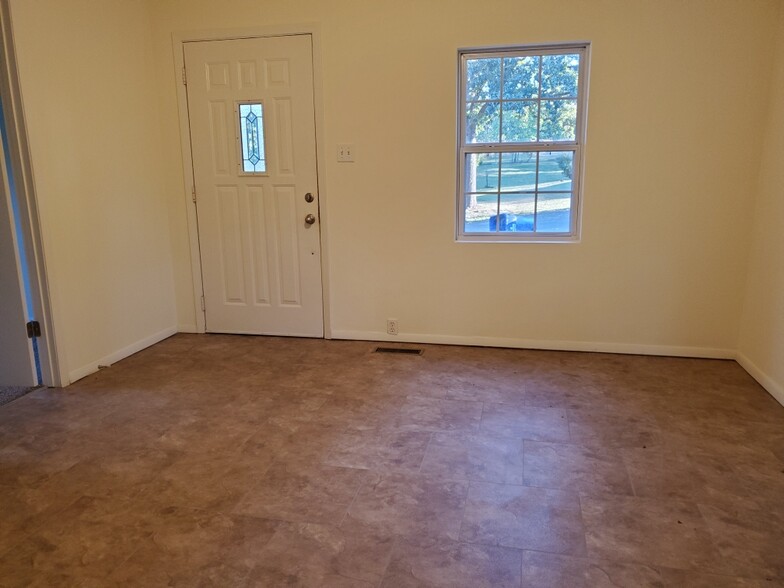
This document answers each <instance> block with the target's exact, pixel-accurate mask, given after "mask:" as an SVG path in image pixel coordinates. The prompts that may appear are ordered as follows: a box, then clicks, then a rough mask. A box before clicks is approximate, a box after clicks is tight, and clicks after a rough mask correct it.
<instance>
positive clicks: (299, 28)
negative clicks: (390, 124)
mask: <svg viewBox="0 0 784 588" xmlns="http://www.w3.org/2000/svg"><path fill="white" fill-rule="evenodd" d="M293 35H310V38H311V41H312V50H313V55H312V58H313V107H314V122H315V127H316V179H317V181H318V194H319V227H320V233H319V241H320V246H321V305H322V317H323V318H322V320H323V323H324V338H325V339H331V338H332V327H331V320H330V313H329V300H330V287H329V284H330V282H329V247H328V243H329V239H327V233H328V226H329V223H328V222H327V205H326V203H327V199H326V192H327V189H326V178H325V170H326V160H325V159H324V154H325V149H324V111H323V85H322V70H321V31H320V27H319V25H317V24H302V25H291V26H272V27H253V28H240V29H207V30H198V31H180V32H177V31H175V32H173V33H172V49H173V53H174V76H175V82H176V87H177V107H178V108H177V110H178V115H179V122H180V147H181V151H182V171H183V179H184V182H185V185H184V193H183V196H184V197H185V206H186V210H187V216H188V236H189V244H190V260H191V275H192V285H193V306H194V311H195V314H196V325H195V329H194V327H193V326H190V325H182V326H180V327H179V330H180V331H181V332H189V331H190V332H196V333H205V332H206V331H207V329H206V319H205V311H204V308H203V306H202V300H203V296H204V287H203V285H202V271H201V250H200V245H199V225H198V220H197V218H196V207H195V206H194V204H195V203H194V201H193V195H194V193H195V181H194V171H193V152H192V150H191V136H190V119H189V117H188V94H187V91H186V86H185V83H184V79H183V77H184V75H183V72H184V71H185V44H186V43H193V42H198V41H229V40H233V39H258V38H267V37H287V36H293Z"/></svg>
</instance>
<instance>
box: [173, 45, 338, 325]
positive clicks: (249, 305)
mask: <svg viewBox="0 0 784 588" xmlns="http://www.w3.org/2000/svg"><path fill="white" fill-rule="evenodd" d="M185 65H186V71H187V92H188V116H189V119H190V136H191V148H192V153H193V175H194V182H195V188H196V207H197V219H198V227H199V228H198V231H199V248H200V254H201V268H202V280H203V288H204V306H205V318H206V327H207V331H208V332H213V333H252V334H264V335H294V336H302V337H322V336H323V334H324V326H323V324H324V323H323V310H322V293H321V249H320V239H319V207H318V184H317V178H316V129H315V122H314V105H313V49H312V44H311V37H310V35H292V36H284V37H265V38H254V39H234V40H225V41H199V42H188V43H185Z"/></svg>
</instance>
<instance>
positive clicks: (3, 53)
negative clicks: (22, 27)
mask: <svg viewBox="0 0 784 588" xmlns="http://www.w3.org/2000/svg"><path fill="white" fill-rule="evenodd" d="M0 100H1V101H2V104H3V112H4V114H5V122H6V131H7V135H8V158H9V160H10V162H11V166H10V167H11V169H9V170H8V173H9V174H13V176H14V183H15V194H16V202H17V205H18V212H19V219H18V221H19V223H18V226H19V227H20V228H21V235H18V237H17V238H19V239H21V240H22V242H23V243H24V249H25V253H26V261H27V264H26V266H27V267H26V270H27V275H28V276H29V284H28V285H29V288H30V298H31V302H32V308H31V309H26V310H27V312H28V313H32V315H33V316H34V317H35V320H37V321H38V323H39V324H40V326H41V337H37V340H38V341H37V343H38V354H39V361H40V368H41V383H42V384H43V385H45V386H54V387H61V386H65V385H67V384H68V383H70V379H69V377H68V374H67V373H66V372H65V371H64V370H65V363H66V362H65V350H64V349H63V348H62V346H60V347H58V344H57V343H58V342H57V338H56V332H55V317H54V312H53V310H52V309H53V306H55V305H54V304H53V293H52V288H51V285H50V283H49V278H48V274H47V266H46V252H45V248H44V239H43V235H42V230H41V219H40V215H39V209H38V198H37V194H36V189H35V182H34V180H33V177H34V176H33V163H32V159H31V156H30V147H29V142H28V137H27V125H26V123H25V112H24V102H23V100H22V90H21V87H20V84H19V71H18V68H17V61H16V47H15V44H14V33H13V16H12V12H11V7H10V3H9V2H8V0H0ZM10 196H11V195H10V194H9V197H10ZM0 201H2V203H3V205H5V202H4V198H1V197H0ZM16 254H17V259H19V252H18V251H17V252H16ZM25 306H26V304H25ZM61 360H62V361H61Z"/></svg>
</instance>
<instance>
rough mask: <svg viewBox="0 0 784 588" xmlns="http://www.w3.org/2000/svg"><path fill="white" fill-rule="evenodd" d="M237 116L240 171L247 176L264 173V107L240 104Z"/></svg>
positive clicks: (255, 104)
mask: <svg viewBox="0 0 784 588" xmlns="http://www.w3.org/2000/svg"><path fill="white" fill-rule="evenodd" d="M239 114H240V148H241V151H242V171H243V172H245V173H247V174H263V173H266V171H267V160H266V157H265V153H264V105H263V104H261V103H260V102H255V103H248V104H240V105H239Z"/></svg>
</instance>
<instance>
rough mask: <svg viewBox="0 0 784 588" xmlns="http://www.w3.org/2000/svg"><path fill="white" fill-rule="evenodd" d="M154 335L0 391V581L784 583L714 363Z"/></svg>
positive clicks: (782, 562)
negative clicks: (116, 359)
mask: <svg viewBox="0 0 784 588" xmlns="http://www.w3.org/2000/svg"><path fill="white" fill-rule="evenodd" d="M373 348H374V345H373V344H371V343H367V342H340V341H323V340H304V339H281V338H263V337H242V336H222V335H178V336H175V337H172V338H170V339H168V340H166V341H164V342H162V343H160V344H158V345H156V346H154V347H152V348H150V349H147V350H145V351H143V352H141V353H139V354H137V355H134V356H133V357H130V358H128V359H126V360H125V361H122V362H120V363H118V364H116V365H114V366H112V367H111V368H109V369H106V370H104V371H101V372H99V373H97V374H94V375H92V376H90V377H88V378H85V379H84V380H81V381H80V382H78V383H76V384H74V385H72V386H71V387H69V388H67V389H64V390H46V389H42V390H38V391H36V392H33V393H31V394H29V395H27V396H25V397H23V398H20V399H19V400H17V401H15V402H13V403H11V404H8V405H6V406H3V407H2V408H0V512H1V513H2V514H0V523H1V524H0V585H2V586H46V587H51V586H89V587H92V586H101V587H106V586H144V587H154V586H188V587H190V586H227V587H234V586H265V587H277V586H325V587H337V586H341V587H342V586H346V587H371V586H373V587H376V586H383V587H389V588H405V587H414V586H416V587H424V586H434V587H449V588H456V587H470V588H480V587H484V586H488V587H490V586H492V587H507V586H508V587H540V586H541V587H545V586H546V587H555V586H563V587H569V588H573V587H580V586H592V587H593V586H633V587H647V586H696V587H702V586H704V587H719V588H720V587H741V586H744V587H745V586H758V587H759V586H765V587H770V586H784V407H781V406H780V405H778V404H777V403H776V402H775V401H774V400H773V399H772V398H771V397H770V396H769V395H768V394H767V393H766V392H765V391H764V390H763V389H762V388H760V387H759V386H758V385H757V384H756V383H755V382H754V381H753V380H752V379H751V377H749V376H748V375H747V374H746V373H745V372H744V371H743V370H742V369H741V368H740V367H739V366H738V365H737V364H735V363H734V362H727V361H709V360H690V359H674V358H661V357H635V356H620V355H606V354H583V353H558V352H545V351H522V350H504V349H478V348H462V347H440V346H424V349H425V353H424V355H422V356H409V355H404V356H402V355H380V354H373V353H371V351H372V349H373Z"/></svg>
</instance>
